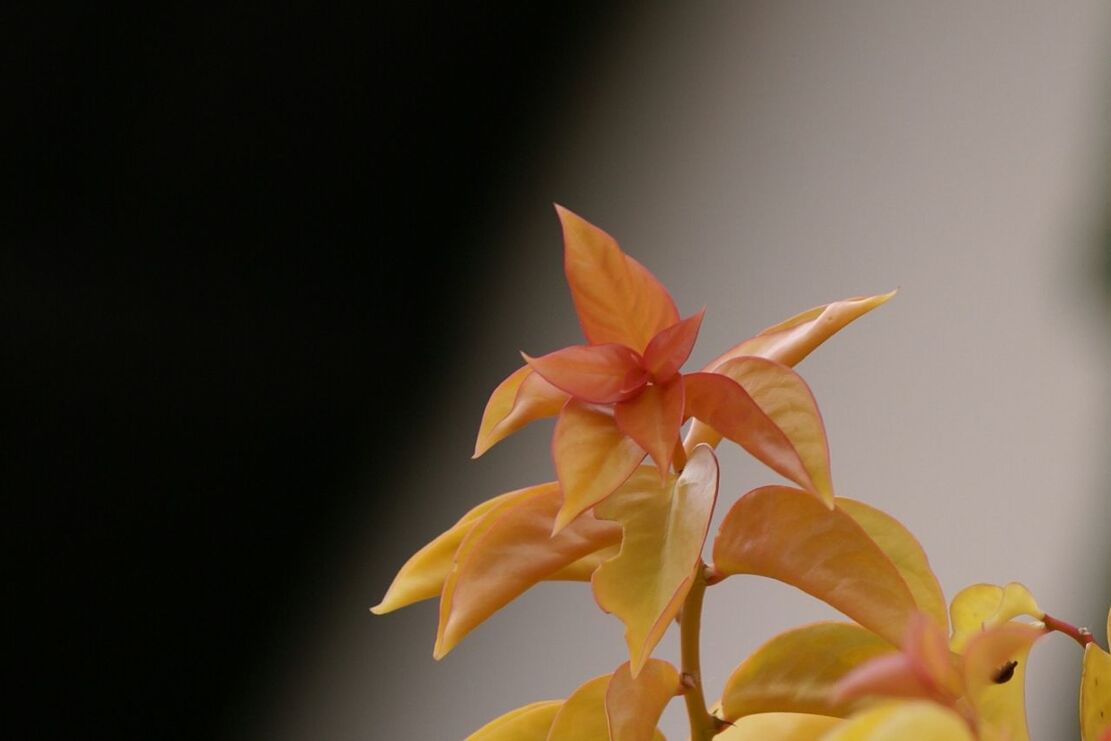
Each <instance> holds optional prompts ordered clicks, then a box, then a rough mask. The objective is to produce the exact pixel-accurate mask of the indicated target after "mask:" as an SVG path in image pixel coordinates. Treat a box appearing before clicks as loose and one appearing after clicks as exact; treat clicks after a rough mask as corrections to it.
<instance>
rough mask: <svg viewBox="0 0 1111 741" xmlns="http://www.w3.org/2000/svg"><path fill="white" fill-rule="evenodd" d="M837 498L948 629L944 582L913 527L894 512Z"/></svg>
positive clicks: (918, 600)
mask: <svg viewBox="0 0 1111 741" xmlns="http://www.w3.org/2000/svg"><path fill="white" fill-rule="evenodd" d="M835 501H836V504H837V507H838V508H839V509H841V510H842V511H843V512H846V513H848V515H849V516H850V517H852V518H853V519H854V520H856V522H857V524H858V525H860V526H861V527H862V528H864V532H866V533H868V536H869V537H870V538H871V539H872V540H874V541H876V545H878V546H879V547H880V548H881V549H882V550H883V552H884V553H886V554H887V557H888V558H890V559H891V561H892V563H894V564H895V568H897V569H898V570H899V573H900V574H901V575H902V577H903V581H905V582H906V583H907V586H908V587H910V592H911V594H913V595H914V602H915V604H917V605H918V609H919V610H921V611H922V612H924V613H926V614H927V615H929V616H930V617H932V618H933V619H934V621H935V622H936V623H937V624H938V626H939V627H940V628H941V629H942V630H944V631H946V632H948V630H949V612H948V610H947V608H946V606H945V595H944V594H943V593H942V591H941V584H939V583H938V580H937V576H936V575H935V574H934V572H933V569H931V568H930V562H929V559H927V558H926V551H925V550H923V549H922V545H921V544H920V543H919V542H918V541H917V540H916V539H915V537H914V536H913V535H911V533H910V531H909V530H907V529H906V528H905V527H903V524H902V523H901V522H899V521H898V520H896V519H895V518H894V517H892V516H891V515H889V514H887V513H886V512H883V511H881V510H878V509H876V508H875V507H872V506H869V505H867V504H864V503H863V502H858V501H855V500H853V499H845V498H843V497H838V498H837V499H836V500H835Z"/></svg>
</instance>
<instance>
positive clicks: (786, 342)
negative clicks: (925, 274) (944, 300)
mask: <svg viewBox="0 0 1111 741" xmlns="http://www.w3.org/2000/svg"><path fill="white" fill-rule="evenodd" d="M894 295H895V291H891V292H890V293H884V294H880V295H878V296H867V297H861V298H850V299H845V300H843V301H835V302H833V303H831V304H826V305H823V306H815V307H814V308H813V309H809V310H808V311H804V312H802V313H801V314H798V315H796V316H793V317H791V318H790V319H787V320H786V321H783V322H780V323H779V324H776V325H775V326H773V327H768V328H767V329H765V330H764V331H763V332H761V333H760V334H758V335H756V336H755V337H752V338H751V339H748V340H745V341H744V342H742V343H741V344H739V345H737V346H736V347H733V348H731V349H730V350H728V351H726V352H725V353H723V354H722V355H720V356H718V357H717V358H715V359H714V360H713V362H711V363H709V364H708V365H707V366H706V367H705V368H704V369H703V370H706V371H716V370H717V368H718V366H720V365H722V364H723V363H725V362H726V361H729V360H732V359H733V358H739V357H742V356H745V355H755V356H757V357H761V358H768V359H769V360H774V361H776V362H777V363H783V364H784V365H790V366H794V365H797V364H798V363H799V362H800V361H802V359H803V358H805V357H806V356H807V355H809V354H810V353H811V352H812V351H813V350H814V349H816V348H817V347H818V346H819V345H821V344H822V343H823V342H825V341H826V340H828V339H829V338H830V337H832V336H833V335H835V334H836V333H837V332H839V331H840V330H841V329H843V328H844V327H845V326H847V325H848V324H850V323H851V322H852V321H853V320H855V319H857V318H859V317H861V316H864V315H865V314H867V313H868V312H869V311H871V310H872V309H874V308H876V307H877V306H879V305H881V304H883V303H886V302H887V300H888V299H890V298H891V297H892V296H894ZM720 441H721V435H719V434H718V433H717V432H715V431H714V429H713V428H712V427H710V426H709V425H706V424H703V423H702V422H699V421H698V420H695V421H694V423H693V424H692V425H691V429H690V432H689V433H688V435H687V440H686V443H687V447H688V449H691V448H693V447H694V446H695V445H697V444H699V443H707V444H709V445H710V446H712V447H715V446H717V444H718V443H719V442H720Z"/></svg>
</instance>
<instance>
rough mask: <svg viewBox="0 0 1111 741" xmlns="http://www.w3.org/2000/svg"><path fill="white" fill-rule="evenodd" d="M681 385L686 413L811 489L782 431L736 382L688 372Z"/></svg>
mask: <svg viewBox="0 0 1111 741" xmlns="http://www.w3.org/2000/svg"><path fill="white" fill-rule="evenodd" d="M683 388H684V393H685V400H686V413H685V414H686V416H688V417H691V416H693V417H696V418H698V419H700V420H702V421H703V422H706V423H707V424H709V425H711V426H712V427H713V428H714V429H716V430H718V431H719V432H721V433H722V434H723V435H725V436H726V437H728V438H729V439H730V440H732V441H733V442H735V443H737V444H738V445H740V446H741V447H742V448H744V449H745V450H747V451H748V452H749V453H750V454H751V455H752V456H753V457H754V458H756V460H758V461H760V462H761V463H763V464H764V465H766V466H768V467H769V468H771V469H772V470H773V471H775V472H776V473H778V474H780V475H781V476H784V477H785V478H788V479H790V480H791V481H793V482H795V483H796V484H798V485H799V486H801V487H803V488H804V489H807V490H808V491H814V483H813V481H811V478H810V474H809V473H808V472H807V470H806V466H805V465H804V464H803V462H802V459H801V458H799V453H798V451H797V450H795V446H794V445H792V444H791V441H790V439H789V438H788V437H787V435H786V433H784V431H783V430H781V429H780V428H779V427H778V426H777V425H776V424H775V422H773V421H772V419H771V418H770V417H769V416H768V415H767V414H765V413H764V411H763V410H762V409H761V408H760V406H759V405H758V404H757V403H756V401H755V400H753V398H752V397H751V396H750V395H749V394H748V392H746V391H745V390H744V389H743V388H741V386H740V385H739V384H738V383H737V382H736V381H734V380H732V379H731V378H727V377H725V376H723V375H720V374H717V373H688V374H687V375H685V376H683Z"/></svg>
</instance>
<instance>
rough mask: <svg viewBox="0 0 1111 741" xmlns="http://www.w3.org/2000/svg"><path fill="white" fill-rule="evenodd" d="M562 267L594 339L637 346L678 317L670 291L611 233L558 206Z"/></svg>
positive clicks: (641, 346) (581, 319)
mask: <svg viewBox="0 0 1111 741" xmlns="http://www.w3.org/2000/svg"><path fill="white" fill-rule="evenodd" d="M556 212H557V213H558V214H559V220H560V222H561V223H562V224H563V245H564V253H563V268H564V271H565V272H566V273H567V283H568V285H569V286H570V287H571V298H572V299H573V300H574V302H575V310H576V311H577V312H578V314H579V322H580V324H582V328H583V334H584V335H586V338H587V339H588V340H589V341H590V343H591V344H593V345H600V344H604V343H607V342H618V343H620V344H622V345H628V346H629V347H631V348H633V349H634V350H636V351H637V352H643V350H644V348H645V347H647V346H648V343H649V342H650V341H651V339H652V338H653V337H655V336H656V334H658V333H659V332H660V331H661V330H663V329H666V328H667V327H670V326H671V325H672V324H675V322H677V321H679V312H678V310H676V308H675V302H674V301H672V299H671V294H669V293H668V292H667V289H666V288H664V287H663V285H662V284H661V283H660V282H659V281H658V280H656V277H655V276H653V275H652V274H651V273H650V272H648V270H647V269H646V268H645V267H644V266H643V265H641V264H640V263H639V262H637V261H636V260H634V259H633V258H631V257H629V256H628V255H626V254H625V253H624V252H622V251H621V249H620V248H619V247H618V246H617V242H616V241H615V240H614V238H613V237H611V236H610V235H608V234H606V233H605V232H604V231H602V230H601V229H599V228H598V227H596V226H594V225H593V224H591V223H590V222H588V221H586V220H585V219H583V218H582V217H580V216H578V215H577V214H574V213H572V212H571V211H568V210H567V209H565V208H563V207H562V206H558V205H557V206H556Z"/></svg>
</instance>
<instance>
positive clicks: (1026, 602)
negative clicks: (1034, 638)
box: [949, 582, 1045, 653]
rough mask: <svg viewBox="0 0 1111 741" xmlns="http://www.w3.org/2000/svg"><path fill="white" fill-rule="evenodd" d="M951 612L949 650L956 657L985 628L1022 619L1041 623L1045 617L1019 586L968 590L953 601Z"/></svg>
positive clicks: (1015, 583) (1031, 596)
mask: <svg viewBox="0 0 1111 741" xmlns="http://www.w3.org/2000/svg"><path fill="white" fill-rule="evenodd" d="M949 612H950V615H951V616H952V619H953V636H952V638H951V639H950V641H949V646H950V648H952V649H953V650H954V651H956V652H957V653H964V648H965V646H967V645H968V642H969V641H970V640H971V639H972V638H973V637H974V636H976V635H978V634H979V633H980V632H981V631H983V630H984V629H985V628H991V627H994V626H996V625H1002V624H1003V623H1005V622H1007V621H1009V620H1012V619H1013V618H1016V617H1018V616H1020V615H1028V616H1030V617H1033V618H1037V619H1039V620H1040V619H1041V618H1042V617H1044V616H1045V613H1044V612H1043V611H1042V610H1041V609H1040V608H1039V607H1038V604H1037V602H1035V601H1034V596H1033V595H1032V594H1030V590H1028V589H1027V588H1026V587H1024V586H1022V585H1021V584H1019V583H1018V582H1011V583H1010V584H1008V585H1007V586H1006V587H999V586H996V585H994V584H973V585H972V586H970V587H965V588H964V589H962V590H961V591H960V592H958V593H957V596H956V597H954V598H953V603H952V605H950V608H949Z"/></svg>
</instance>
